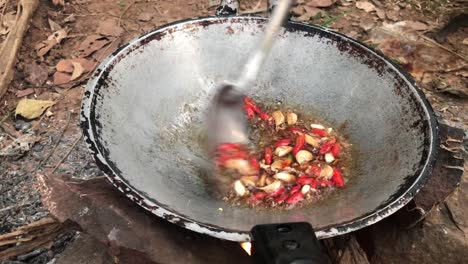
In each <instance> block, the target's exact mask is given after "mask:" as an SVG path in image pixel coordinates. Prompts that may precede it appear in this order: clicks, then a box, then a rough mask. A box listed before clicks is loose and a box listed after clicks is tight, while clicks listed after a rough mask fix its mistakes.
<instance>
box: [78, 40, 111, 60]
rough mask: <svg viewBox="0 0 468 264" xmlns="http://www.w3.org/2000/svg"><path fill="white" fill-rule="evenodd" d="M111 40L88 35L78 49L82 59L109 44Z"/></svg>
mask: <svg viewBox="0 0 468 264" xmlns="http://www.w3.org/2000/svg"><path fill="white" fill-rule="evenodd" d="M110 42H111V40H110V39H109V38H107V37H105V36H101V35H90V36H87V37H86V39H85V40H83V42H81V44H80V45H79V47H78V50H79V51H80V53H81V56H82V57H87V56H89V55H91V54H92V53H94V52H95V51H97V50H100V49H101V48H102V47H104V46H106V45H107V44H109V43H110Z"/></svg>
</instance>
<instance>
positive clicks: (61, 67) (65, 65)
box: [55, 58, 96, 73]
mask: <svg viewBox="0 0 468 264" xmlns="http://www.w3.org/2000/svg"><path fill="white" fill-rule="evenodd" d="M73 62H76V63H79V64H80V65H81V66H83V69H84V72H90V71H93V70H94V68H95V67H96V63H95V62H94V61H91V60H87V59H85V58H75V59H62V60H60V61H59V62H58V63H57V65H56V66H55V69H57V71H59V72H67V73H72V72H73V70H74V68H73Z"/></svg>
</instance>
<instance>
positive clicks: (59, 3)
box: [52, 0, 65, 6]
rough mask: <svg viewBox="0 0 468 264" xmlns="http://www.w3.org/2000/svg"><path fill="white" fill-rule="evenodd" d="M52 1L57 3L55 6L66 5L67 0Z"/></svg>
mask: <svg viewBox="0 0 468 264" xmlns="http://www.w3.org/2000/svg"><path fill="white" fill-rule="evenodd" d="M52 3H53V4H54V5H55V6H58V5H60V6H64V5H65V0H52Z"/></svg>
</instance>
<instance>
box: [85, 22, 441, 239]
mask: <svg viewBox="0 0 468 264" xmlns="http://www.w3.org/2000/svg"><path fill="white" fill-rule="evenodd" d="M266 21H267V20H266V19H263V18H253V17H230V18H214V17H211V18H200V19H192V20H186V21H180V22H177V23H174V24H170V25H167V26H164V27H162V28H160V29H157V30H155V31H153V32H150V33H148V34H145V35H144V36H142V37H139V38H137V39H135V40H133V41H131V42H130V43H129V44H127V45H125V46H123V47H121V48H120V49H119V50H118V51H116V52H115V53H114V54H113V55H112V56H111V57H110V58H108V59H107V60H106V61H105V62H103V63H102V64H101V65H100V66H99V67H98V69H97V70H96V72H95V74H94V77H93V78H92V79H91V81H90V82H89V83H88V86H87V90H86V93H85V96H84V100H83V105H82V120H81V122H82V127H83V130H84V134H85V136H86V142H87V144H88V146H89V149H90V150H91V151H92V153H93V154H94V157H95V159H96V162H97V163H98V164H99V166H100V168H101V169H102V170H104V172H105V173H106V174H107V176H108V177H109V179H110V180H111V181H112V183H113V184H114V185H115V186H116V187H117V188H118V189H119V190H120V191H122V192H124V193H125V194H126V195H127V196H128V197H130V198H131V199H132V200H133V201H135V202H136V203H138V204H139V205H141V206H142V207H144V208H145V209H147V210H149V211H150V212H151V213H153V214H155V215H157V216H159V217H162V218H164V219H166V220H168V221H171V222H173V223H176V224H178V225H181V226H184V227H185V228H188V229H191V230H194V231H196V232H200V233H206V234H209V235H212V236H215V237H218V238H222V239H229V240H236V241H248V240H250V234H249V231H250V230H251V228H252V227H253V226H255V225H257V224H266V223H287V222H300V221H304V222H309V223H311V224H312V226H314V228H315V230H316V234H317V237H319V238H325V237H330V236H335V235H339V234H344V233H347V232H350V231H353V230H357V229H359V228H362V227H364V226H367V225H370V224H373V223H375V222H377V221H379V220H381V219H382V218H385V217H387V216H388V215H390V214H392V213H393V212H395V211H396V210H398V209H399V208H401V207H402V206H403V205H405V204H406V203H407V202H408V201H409V200H411V198H412V197H413V196H414V195H415V194H416V193H417V192H418V190H419V189H420V188H421V187H422V185H423V184H424V183H425V182H426V180H427V178H428V177H429V175H430V173H431V170H432V165H433V163H434V160H435V157H436V150H435V148H434V146H436V145H437V138H438V130H437V123H436V121H435V118H434V114H433V111H432V109H431V107H430V106H429V104H428V103H427V101H426V99H425V98H424V96H423V94H422V93H421V92H420V91H419V89H418V88H417V87H416V85H415V83H414V81H413V80H411V79H410V78H409V77H408V76H407V75H406V74H405V73H404V72H403V71H402V70H401V69H400V68H398V67H397V66H395V65H394V64H393V63H391V62H390V60H388V59H386V58H385V57H383V56H382V55H381V54H379V53H377V52H375V51H373V50H372V49H370V48H368V47H366V46H364V45H362V44H360V43H359V42H356V41H354V40H352V39H350V38H347V37H345V36H342V35H340V34H338V33H334V32H332V31H329V30H328V29H324V28H320V27H316V26H311V25H304V24H300V23H293V22H289V23H288V24H287V25H286V27H285V29H284V30H283V32H281V33H280V36H279V39H278V41H277V43H276V44H275V46H274V48H273V50H272V54H271V56H270V57H269V59H268V61H267V63H266V66H265V69H264V71H263V72H262V74H261V75H260V76H259V79H258V82H257V86H256V87H253V90H252V91H253V94H252V95H254V96H256V97H259V98H265V99H267V100H272V101H273V100H280V101H282V102H283V103H284V104H285V105H297V106H299V109H298V111H299V112H304V113H310V112H313V111H314V110H317V111H318V113H317V115H318V116H321V117H323V118H324V119H325V120H328V121H330V122H332V123H333V124H345V127H346V129H345V130H344V131H343V132H344V133H345V134H346V135H348V136H349V138H350V141H351V142H353V144H355V145H356V146H358V150H359V153H358V158H359V160H358V161H357V165H356V170H355V175H351V178H352V179H353V180H352V182H350V183H349V184H347V185H346V187H345V188H344V189H342V190H340V191H338V192H334V193H333V194H332V195H330V196H329V197H328V198H327V199H326V200H323V201H321V202H319V203H317V204H315V205H314V206H311V207H307V208H298V209H295V210H290V211H284V212H269V211H261V212H259V211H257V210H255V209H249V208H238V207H232V206H227V204H226V203H225V202H223V201H221V200H219V199H215V198H214V197H212V196H211V195H209V194H208V192H207V191H206V188H205V187H206V186H205V185H204V182H203V181H202V179H201V177H200V174H201V172H203V171H206V170H207V168H209V159H208V157H207V156H206V155H204V154H203V153H205V152H204V151H202V148H203V146H202V145H201V143H200V142H202V140H200V137H202V135H204V134H205V132H204V129H205V125H204V117H205V116H206V111H208V109H206V106H207V105H208V103H209V102H210V100H211V97H212V95H213V94H214V89H215V87H214V85H215V84H217V83H221V82H222V80H231V79H235V77H236V76H237V73H236V72H235V69H238V68H239V65H242V63H243V59H244V58H245V54H246V52H248V51H249V50H250V49H252V48H253V47H254V45H255V44H256V41H258V40H259V39H260V37H261V34H262V31H263V29H264V26H265V23H266ZM219 208H222V210H220V209H219Z"/></svg>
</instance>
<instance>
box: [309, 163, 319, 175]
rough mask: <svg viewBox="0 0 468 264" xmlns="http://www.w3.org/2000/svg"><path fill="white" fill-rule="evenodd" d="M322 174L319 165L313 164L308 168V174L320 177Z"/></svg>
mask: <svg viewBox="0 0 468 264" xmlns="http://www.w3.org/2000/svg"><path fill="white" fill-rule="evenodd" d="M321 172H322V168H320V167H319V166H318V165H317V164H312V165H310V167H309V168H308V173H309V174H310V175H312V176H315V177H318V176H320V173H321Z"/></svg>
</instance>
